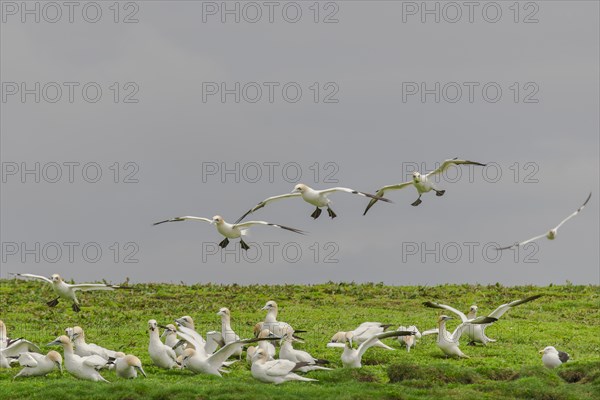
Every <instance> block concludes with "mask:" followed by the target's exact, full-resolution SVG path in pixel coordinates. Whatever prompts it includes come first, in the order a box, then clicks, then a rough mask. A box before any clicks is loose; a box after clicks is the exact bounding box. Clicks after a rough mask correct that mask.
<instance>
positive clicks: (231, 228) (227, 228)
mask: <svg viewBox="0 0 600 400" xmlns="http://www.w3.org/2000/svg"><path fill="white" fill-rule="evenodd" d="M186 220H191V221H203V222H208V223H209V224H211V225H212V224H214V225H216V227H217V231H218V232H219V233H220V234H221V235H223V236H225V239H223V241H221V242H220V243H219V246H221V248H225V247H227V245H228V244H229V239H237V238H240V246H241V247H242V249H244V250H248V249H249V248H250V246H248V244H246V242H244V239H243V238H242V236H245V235H246V234H247V232H248V230H249V228H250V227H251V226H253V225H268V226H272V227H274V228H281V229H285V230H288V231H292V232H295V233H299V234H302V235H304V234H305V233H306V232H304V231H301V230H299V229H295V228H290V227H288V226H283V225H278V224H272V223H270V222H266V221H246V222H242V223H240V224H237V223H236V224H230V223H228V222H225V220H224V219H223V218H222V217H221V216H219V215H215V216H214V217H213V218H212V219H208V218H204V217H194V216H190V215H188V216H185V217H175V218H171V219H166V220H164V221H159V222H155V223H154V224H153V225H160V224H164V223H165V222H180V221H186Z"/></svg>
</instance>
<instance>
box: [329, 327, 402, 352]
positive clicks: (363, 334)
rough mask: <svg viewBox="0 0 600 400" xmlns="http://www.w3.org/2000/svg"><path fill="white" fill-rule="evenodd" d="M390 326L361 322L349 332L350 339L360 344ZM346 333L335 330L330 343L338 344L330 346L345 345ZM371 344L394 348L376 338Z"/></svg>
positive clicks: (383, 347) (389, 348)
mask: <svg viewBox="0 0 600 400" xmlns="http://www.w3.org/2000/svg"><path fill="white" fill-rule="evenodd" d="M390 326H392V325H391V324H382V323H380V322H363V323H362V324H360V325H359V326H358V327H357V328H356V329H354V330H353V331H350V332H349V333H351V334H352V341H353V342H355V343H357V344H359V345H360V344H362V343H364V342H366V341H367V340H369V339H370V338H371V337H373V336H375V335H378V334H380V333H382V332H384V331H385V330H386V329H387V328H389V327H390ZM346 333H347V332H337V333H336V334H335V335H333V337H332V338H331V341H330V343H338V346H335V345H332V346H330V347H345V346H346V345H345V343H346V342H347V339H346ZM371 346H375V347H381V348H382V349H386V350H394V349H393V348H392V347H390V346H388V345H387V344H385V343H383V342H382V341H380V340H376V341H375V342H374V343H373V344H372V345H371Z"/></svg>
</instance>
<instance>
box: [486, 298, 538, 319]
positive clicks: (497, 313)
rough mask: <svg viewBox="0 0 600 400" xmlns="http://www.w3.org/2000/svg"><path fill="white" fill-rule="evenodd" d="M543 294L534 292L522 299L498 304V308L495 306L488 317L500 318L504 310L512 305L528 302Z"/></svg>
mask: <svg viewBox="0 0 600 400" xmlns="http://www.w3.org/2000/svg"><path fill="white" fill-rule="evenodd" d="M542 296H543V295H541V294H536V295H535V296H530V297H527V298H525V299H522V300H515V301H511V302H510V303H506V304H502V305H501V306H499V307H498V308H496V309H495V310H494V311H492V312H491V313H490V314H489V315H488V317H492V318H496V319H498V318H500V317H501V316H502V315H504V313H505V312H507V311H508V310H510V309H511V308H513V307H516V306H518V305H521V304H524V303H528V302H530V301H533V300H536V299H539V298H540V297H542Z"/></svg>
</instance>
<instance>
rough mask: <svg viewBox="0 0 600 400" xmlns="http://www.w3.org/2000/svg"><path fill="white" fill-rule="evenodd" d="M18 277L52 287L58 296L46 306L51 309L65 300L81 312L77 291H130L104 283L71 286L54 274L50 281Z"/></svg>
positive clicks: (28, 275)
mask: <svg viewBox="0 0 600 400" xmlns="http://www.w3.org/2000/svg"><path fill="white" fill-rule="evenodd" d="M13 275H16V276H22V277H23V278H33V279H39V280H42V281H44V282H47V283H49V284H51V285H52V289H54V292H55V293H56V294H57V295H58V297H57V298H55V299H54V300H50V301H49V302H47V303H46V304H48V306H49V307H55V306H56V305H57V304H58V300H59V299H61V298H62V299H64V300H67V301H70V302H72V306H71V307H72V308H73V311H75V312H79V311H81V309H80V308H79V301H78V300H77V296H75V292H76V291H77V290H81V291H88V290H114V289H128V288H122V287H120V286H116V285H105V284H103V283H79V284H73V285H72V284H69V283H66V282H65V281H64V280H63V279H62V278H61V277H60V275H58V274H52V277H51V278H50V279H48V278H46V277H45V276H40V275H34V274H13Z"/></svg>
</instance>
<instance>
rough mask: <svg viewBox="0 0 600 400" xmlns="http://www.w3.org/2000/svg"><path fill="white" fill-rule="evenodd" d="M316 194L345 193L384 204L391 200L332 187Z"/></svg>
mask: <svg viewBox="0 0 600 400" xmlns="http://www.w3.org/2000/svg"><path fill="white" fill-rule="evenodd" d="M318 192H319V193H321V194H329V193H334V192H346V193H350V194H357V195H359V196H363V197H370V198H371V199H375V200H381V201H385V202H386V203H391V202H392V201H391V200H389V199H386V198H385V197H381V196H377V195H374V194H369V193H365V192H359V191H358V190H354V189H349V188H345V187H334V188H331V189H324V190H319V191H318Z"/></svg>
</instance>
